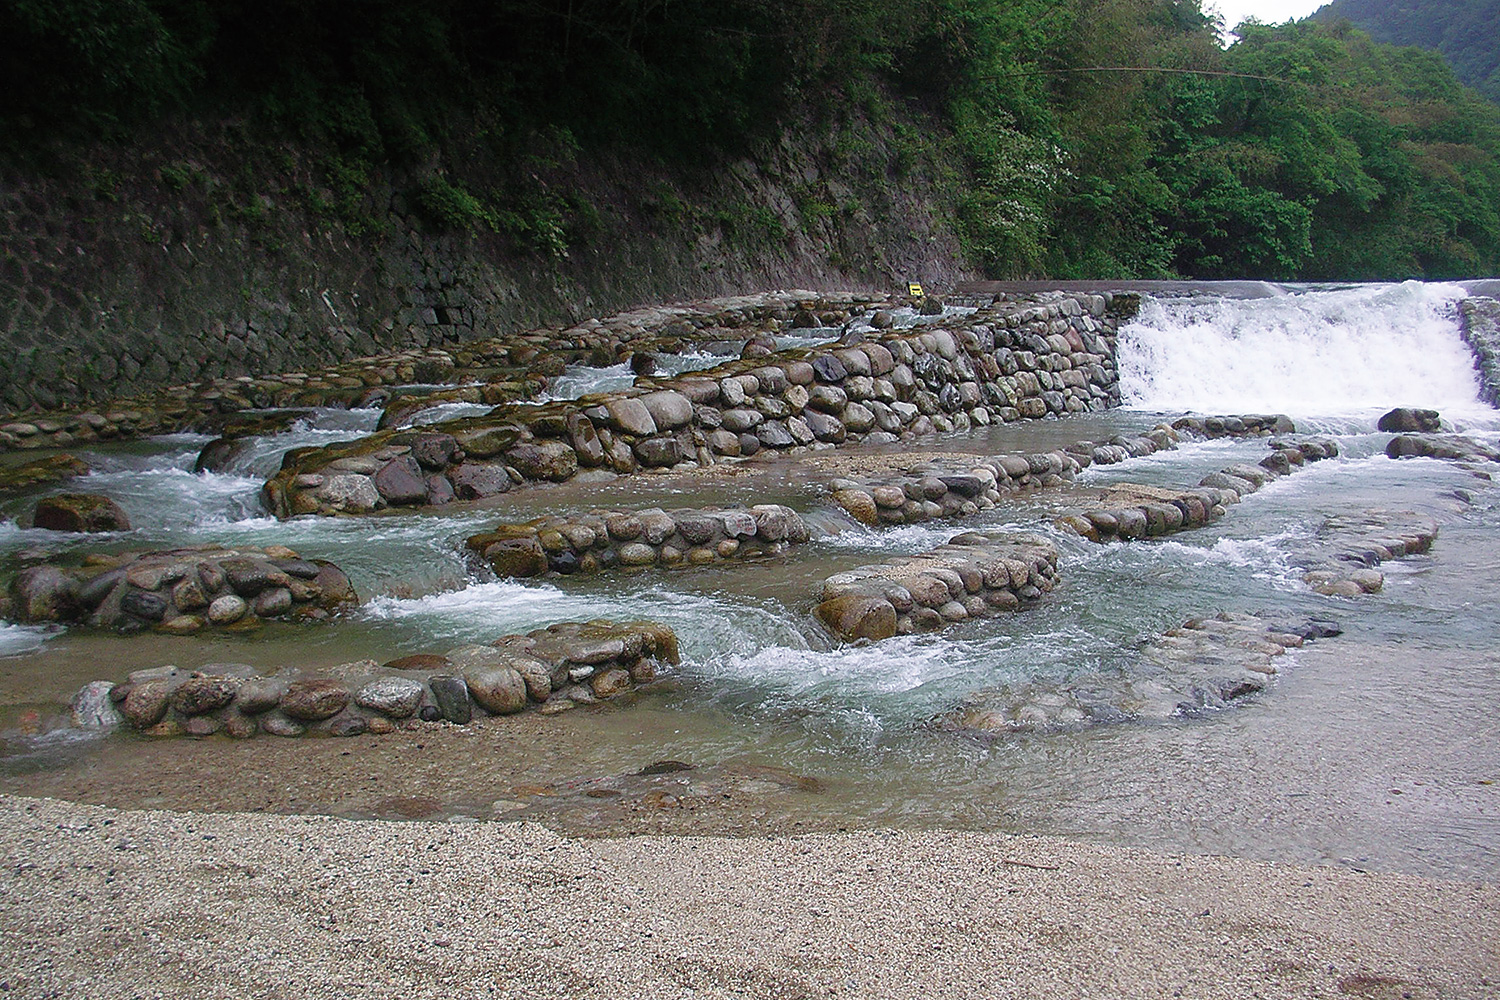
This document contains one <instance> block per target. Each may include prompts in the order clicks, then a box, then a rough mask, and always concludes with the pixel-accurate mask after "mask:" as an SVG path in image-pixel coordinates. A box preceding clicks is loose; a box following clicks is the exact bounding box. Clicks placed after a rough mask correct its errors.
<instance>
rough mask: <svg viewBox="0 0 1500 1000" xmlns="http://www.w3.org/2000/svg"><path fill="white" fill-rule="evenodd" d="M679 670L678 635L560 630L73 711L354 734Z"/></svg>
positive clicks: (133, 694)
mask: <svg viewBox="0 0 1500 1000" xmlns="http://www.w3.org/2000/svg"><path fill="white" fill-rule="evenodd" d="M677 662H678V652H677V636H676V634H675V633H674V632H673V631H672V630H671V629H670V628H667V627H666V626H665V625H658V624H656V623H654V622H628V623H615V622H610V621H604V620H598V621H592V622H567V623H563V624H559V625H553V626H551V627H549V628H545V629H538V630H537V631H535V632H531V633H529V634H527V635H508V636H504V637H502V638H500V639H496V640H495V641H494V642H492V643H489V644H487V645H469V646H460V647H458V648H456V649H451V650H449V651H448V652H447V653H446V654H441V655H437V654H428V655H423V654H418V655H415V656H406V657H402V658H400V659H397V660H392V661H391V662H389V663H386V664H385V665H383V666H382V665H381V664H379V663H377V662H375V661H374V660H359V661H356V662H353V663H345V664H343V665H341V666H338V667H334V668H331V669H328V670H322V671H310V672H300V671H296V670H288V671H283V672H281V673H278V674H274V675H270V676H266V675H261V674H257V673H256V672H255V670H254V668H252V667H249V666H246V665H244V664H207V665H205V666H203V667H200V668H199V669H197V670H180V669H178V668H177V667H175V666H163V667H155V668H152V669H149V670H137V671H135V672H134V673H132V674H131V675H130V677H129V679H127V680H126V681H125V682H124V683H121V684H115V683H111V682H109V681H95V682H93V683H91V684H89V685H87V686H85V687H84V688H83V690H81V691H80V692H79V693H78V694H77V695H76V696H75V697H74V699H73V702H72V713H73V719H74V724H75V725H80V726H86V727H89V728H95V729H111V728H115V727H117V726H128V727H130V728H132V729H136V730H139V731H141V732H143V733H145V734H146V735H148V736H180V735H188V736H212V735H214V734H216V733H224V734H226V735H228V736H233V737H237V738H249V737H252V736H255V735H256V734H258V733H266V734H268V735H271V736H358V735H360V734H361V733H388V732H392V731H394V730H395V729H397V728H398V727H402V726H412V725H419V724H421V723H424V722H426V723H431V722H451V723H456V724H459V725H466V724H468V723H469V722H471V721H473V719H474V718H475V717H485V716H491V715H512V714H515V713H517V712H521V711H524V710H526V709H528V708H536V709H539V710H540V711H541V712H543V713H546V714H553V713H557V712H562V711H567V710H568V709H570V708H574V707H576V706H578V705H591V704H595V703H597V702H600V701H609V700H612V699H615V698H618V697H620V696H622V695H624V694H627V693H629V692H630V691H632V690H634V689H635V688H637V687H639V686H640V685H643V684H647V683H650V682H651V681H652V680H653V679H655V677H656V674H657V671H658V670H659V669H660V668H661V667H663V666H664V665H670V664H675V663H677Z"/></svg>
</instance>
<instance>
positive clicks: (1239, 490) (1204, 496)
mask: <svg viewBox="0 0 1500 1000" xmlns="http://www.w3.org/2000/svg"><path fill="white" fill-rule="evenodd" d="M1271 449H1272V450H1271V454H1270V455H1267V456H1266V457H1265V458H1263V459H1261V461H1260V464H1258V465H1231V466H1229V467H1228V468H1225V469H1222V470H1220V471H1218V472H1211V473H1209V474H1208V475H1206V476H1204V477H1203V479H1202V480H1201V481H1200V483H1199V487H1198V489H1194V490H1173V489H1164V488H1161V487H1156V486H1142V485H1140V484H1137V483H1118V484H1115V485H1112V486H1109V487H1106V488H1105V489H1104V491H1103V492H1104V494H1105V495H1106V496H1107V497H1109V498H1110V501H1111V502H1110V503H1109V505H1108V506H1103V507H1095V508H1091V509H1088V510H1084V511H1083V512H1081V513H1078V514H1067V515H1064V516H1062V517H1060V518H1058V520H1057V524H1058V526H1059V527H1062V528H1066V529H1068V530H1069V531H1072V532H1074V533H1076V534H1079V535H1082V536H1083V537H1084V538H1087V539H1088V540H1089V541H1091V542H1106V541H1109V540H1111V539H1120V540H1122V541H1129V540H1132V539H1137V538H1157V537H1160V536H1162V535H1170V534H1174V533H1175V532H1178V531H1187V530H1189V529H1192V528H1199V527H1202V526H1203V525H1205V524H1210V523H1212V522H1213V521H1216V520H1218V519H1219V518H1221V517H1223V516H1224V512H1225V508H1226V507H1228V506H1230V505H1232V504H1236V503H1239V501H1240V498H1241V497H1243V496H1245V495H1247V494H1250V493H1254V492H1256V491H1257V490H1259V489H1260V488H1261V487H1262V486H1264V485H1266V483H1269V482H1271V481H1272V480H1274V479H1279V478H1281V477H1282V476H1284V475H1288V474H1290V473H1291V471H1292V470H1294V469H1299V468H1301V467H1302V466H1303V465H1305V464H1306V463H1307V462H1316V461H1321V460H1322V459H1324V458H1332V457H1334V456H1336V455H1337V454H1338V453H1339V451H1338V444H1337V443H1336V442H1334V441H1332V440H1330V439H1326V438H1317V439H1314V438H1308V439H1305V440H1300V441H1289V440H1280V439H1277V440H1273V441H1272V442H1271Z"/></svg>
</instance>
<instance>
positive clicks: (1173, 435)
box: [830, 414, 1293, 527]
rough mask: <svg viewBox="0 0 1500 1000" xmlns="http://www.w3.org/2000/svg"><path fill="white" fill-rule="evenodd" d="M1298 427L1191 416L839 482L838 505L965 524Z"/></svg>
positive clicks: (904, 520) (892, 517) (851, 510)
mask: <svg viewBox="0 0 1500 1000" xmlns="http://www.w3.org/2000/svg"><path fill="white" fill-rule="evenodd" d="M1292 426H1293V425H1292V422H1291V420H1290V419H1289V418H1288V417H1286V416H1284V415H1280V414H1276V415H1270V416H1260V415H1246V416H1242V417H1206V418H1203V417H1184V418H1183V419H1181V420H1179V421H1177V423H1176V424H1174V425H1171V426H1168V425H1167V424H1160V425H1158V426H1157V427H1155V428H1153V429H1152V430H1150V431H1148V432H1147V433H1145V434H1138V435H1133V436H1132V435H1116V436H1115V437H1112V438H1110V439H1109V440H1107V441H1078V442H1075V443H1073V444H1070V445H1066V446H1064V447H1063V448H1060V449H1057V450H1055V451H1051V452H1045V453H1038V454H1015V455H1000V456H994V457H984V458H968V457H965V456H958V455H955V456H950V457H946V458H939V459H934V460H932V461H928V462H922V463H919V464H918V465H915V466H912V467H911V468H910V469H907V470H905V471H904V472H901V473H898V474H896V475H888V476H873V477H866V478H862V479H847V478H846V479H838V480H835V481H834V482H833V483H832V484H830V488H831V490H832V496H831V497H830V499H832V501H833V502H834V503H835V504H837V505H838V506H839V507H841V508H842V509H843V510H844V511H845V513H847V514H848V515H849V516H850V517H852V518H854V519H855V520H856V521H859V522H860V523H862V524H866V525H870V526H871V527H875V526H878V525H887V524H918V523H921V522H923V521H930V520H937V519H949V518H955V517H965V516H968V515H970V514H974V513H977V512H979V511H981V510H989V509H991V508H993V507H994V506H995V504H997V503H998V502H999V501H1000V498H1001V496H1002V495H1003V494H1006V493H1015V492H1020V491H1025V490H1034V489H1040V488H1043V487H1051V486H1060V485H1062V484H1063V483H1065V482H1070V481H1072V480H1073V479H1074V477H1075V476H1076V475H1077V474H1078V473H1079V472H1080V471H1082V470H1083V469H1086V468H1088V467H1090V466H1091V465H1114V464H1117V463H1119V462H1123V461H1125V460H1126V459H1130V458H1140V457H1143V456H1146V455H1152V454H1155V453H1156V452H1158V451H1166V450H1170V449H1173V448H1175V447H1177V444H1178V442H1180V441H1181V440H1182V439H1183V438H1184V437H1200V438H1218V437H1255V436H1263V435H1265V434H1268V433H1270V428H1273V427H1279V428H1290V427H1292ZM1150 499H1160V498H1158V497H1155V496H1153V497H1151V498H1150Z"/></svg>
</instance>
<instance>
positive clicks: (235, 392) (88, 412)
mask: <svg viewBox="0 0 1500 1000" xmlns="http://www.w3.org/2000/svg"><path fill="white" fill-rule="evenodd" d="M892 305H893V303H892V302H891V301H890V300H889V299H887V298H885V297H883V296H879V295H874V294H866V293H858V292H830V293H826V294H825V293H819V292H813V291H806V290H800V289H799V290H791V291H780V292H767V293H762V294H756V295H740V296H726V297H720V298H715V299H704V300H701V301H697V302H687V303H680V304H675V305H665V306H653V307H645V308H640V309H633V310H628V311H625V312H621V313H616V314H614V315H611V316H605V317H601V318H597V319H589V320H585V321H583V322H581V323H577V324H574V325H572V326H567V327H559V326H549V327H537V328H533V329H523V330H513V331H507V332H505V333H502V334H499V335H495V336H490V337H485V338H483V339H480V340H475V341H472V342H470V343H466V344H461V345H453V346H450V347H425V348H411V349H406V350H397V351H389V352H386V353H382V354H372V355H368V356H365V357H358V358H353V359H351V360H348V361H344V362H341V363H339V364H334V365H331V366H328V367H325V368H317V369H311V370H305V371H295V372H287V373H282V374H274V373H258V374H255V375H243V376H238V377H234V378H217V379H208V380H204V381H199V382H190V383H185V384H182V385H177V386H171V387H168V388H163V389H156V390H152V391H150V392H147V393H143V394H139V395H135V396H131V397H126V398H120V399H116V400H114V401H112V402H111V403H110V404H108V405H105V406H98V407H95V408H77V409H71V410H53V411H45V412H38V413H28V414H26V415H25V416H24V417H22V418H18V419H11V420H8V421H4V420H0V451H6V450H18V449H21V450H30V449H37V448H67V447H71V446H72V445H74V444H76V443H79V442H83V443H87V442H91V441H98V440H115V439H120V438H133V437H142V436H146V435H150V434H166V433H173V432H177V431H184V430H212V429H214V428H213V420H214V418H215V417H216V416H219V415H222V414H228V413H237V412H240V411H244V410H252V409H267V408H271V407H282V408H286V407H299V406H300V407H306V406H338V407H348V406H384V405H386V404H387V403H388V402H390V401H391V400H392V399H393V398H398V397H397V396H396V395H395V393H394V392H393V390H394V389H395V388H396V387H398V386H405V385H411V384H438V385H446V384H448V383H456V382H465V383H479V384H477V385H466V386H463V387H459V386H456V385H455V386H453V387H452V388H451V389H450V390H448V391H446V392H440V393H438V392H435V393H433V394H432V395H433V396H434V397H438V396H441V397H443V398H452V399H464V400H466V401H472V402H478V403H486V404H489V405H491V406H494V405H498V404H500V403H504V402H510V401H515V400H522V399H531V398H534V397H535V396H537V395H538V394H540V392H541V391H542V390H543V389H544V388H545V387H546V379H547V378H548V377H549V376H553V375H558V374H560V373H561V372H562V370H563V368H564V367H565V366H566V365H568V364H575V363H581V364H592V365H612V364H615V363H617V362H619V361H621V360H625V359H628V358H629V357H630V356H631V354H632V353H633V352H634V351H636V350H637V349H639V348H640V347H641V346H644V345H649V346H651V347H654V348H656V349H663V350H673V349H678V350H680V349H683V348H684V347H685V346H691V345H696V344H699V343H703V342H709V341H721V340H744V339H746V338H747V337H749V336H750V335H752V334H754V333H755V332H759V331H764V330H768V329H770V330H779V329H781V328H782V327H783V326H785V325H786V324H799V323H800V324H803V325H805V326H814V325H818V324H828V325H832V326H838V325H841V324H843V323H846V322H848V321H849V319H850V317H851V316H853V315H855V314H856V313H863V314H869V313H871V312H873V311H876V310H878V309H881V308H889V307H891V306H892ZM230 342H231V343H233V338H232V337H231V339H230Z"/></svg>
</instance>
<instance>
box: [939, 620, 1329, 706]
mask: <svg viewBox="0 0 1500 1000" xmlns="http://www.w3.org/2000/svg"><path fill="white" fill-rule="evenodd" d="M1340 632H1341V629H1339V628H1338V626H1337V625H1334V624H1333V623H1331V622H1327V621H1322V620H1299V619H1292V618H1289V617H1286V616H1279V615H1269V616H1266V617H1257V616H1255V615H1245V614H1229V613H1220V614H1218V615H1215V616H1213V617H1211V618H1195V619H1191V620H1189V621H1186V622H1184V623H1183V624H1182V625H1181V626H1179V627H1178V628H1174V629H1170V630H1168V631H1167V632H1164V633H1162V635H1160V636H1158V637H1156V638H1155V639H1152V640H1151V641H1149V642H1147V643H1145V644H1144V645H1143V646H1142V647H1141V649H1140V651H1139V653H1138V654H1137V655H1136V656H1134V657H1133V658H1132V659H1131V661H1130V663H1129V664H1128V665H1125V666H1122V667H1120V668H1118V669H1114V670H1091V671H1087V672H1084V673H1081V674H1077V675H1071V676H1069V677H1068V678H1066V679H1058V680H1052V679H1048V678H1029V679H1027V680H1024V681H1017V682H1016V683H1013V684H1006V685H1003V686H1001V687H996V688H987V689H984V690H981V691H976V692H974V693H973V694H971V695H969V696H968V697H967V698H966V699H965V700H964V703H963V704H962V705H961V706H959V707H958V708H956V709H954V710H953V711H951V712H949V713H947V714H945V715H943V716H940V717H939V718H938V719H936V720H934V723H933V724H934V725H935V726H936V727H937V728H939V729H944V730H950V731H959V732H967V733H975V734H983V735H989V736H1000V735H1004V734H1007V733H1017V732H1046V731H1052V730H1060V729H1078V728H1082V727H1085V726H1091V725H1098V724H1101V723H1112V722H1130V721H1155V722H1160V721H1165V720H1167V719H1171V718H1178V717H1182V716H1190V715H1196V714H1200V713H1203V712H1210V711H1214V710H1217V709H1221V708H1224V707H1225V706H1226V705H1228V704H1229V703H1231V702H1233V701H1236V700H1237V699H1240V698H1244V697H1246V696H1248V695H1252V694H1255V693H1257V692H1259V691H1262V690H1264V689H1265V688H1266V687H1267V686H1268V685H1269V684H1270V683H1271V680H1272V678H1274V677H1275V676H1276V674H1277V673H1278V671H1279V667H1278V666H1277V660H1278V658H1279V657H1281V656H1284V655H1285V654H1286V652H1287V651H1288V650H1291V649H1298V648H1300V647H1301V646H1302V645H1303V643H1304V642H1306V641H1309V640H1312V639H1320V638H1325V637H1328V636H1335V635H1338V634H1339V633H1340Z"/></svg>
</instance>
